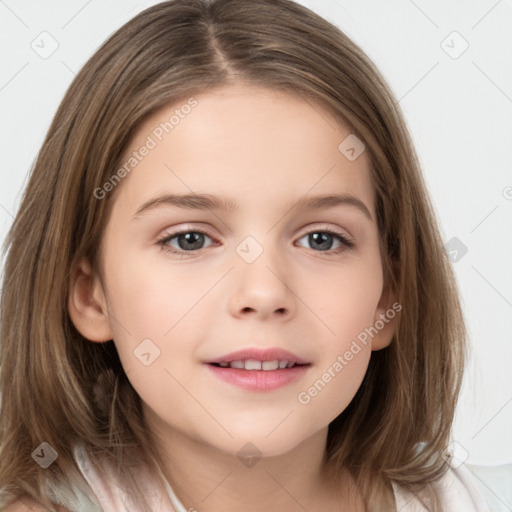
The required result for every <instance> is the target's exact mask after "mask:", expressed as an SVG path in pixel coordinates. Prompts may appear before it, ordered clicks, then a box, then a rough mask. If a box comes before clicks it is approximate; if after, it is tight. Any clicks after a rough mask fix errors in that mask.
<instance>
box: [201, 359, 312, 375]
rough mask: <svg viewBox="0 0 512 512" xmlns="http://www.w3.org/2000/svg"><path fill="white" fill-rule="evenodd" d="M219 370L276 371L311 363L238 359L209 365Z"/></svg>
mask: <svg viewBox="0 0 512 512" xmlns="http://www.w3.org/2000/svg"><path fill="white" fill-rule="evenodd" d="M208 364H210V365H212V366H216V367H217V368H232V369H236V370H247V371H258V370H261V371H266V372H268V371H276V370H288V369H290V368H294V367H296V366H309V365H310V363H296V362H294V361H288V360H279V359H274V360H273V361H259V360H257V359H246V360H243V359H238V360H235V361H222V362H219V363H208Z"/></svg>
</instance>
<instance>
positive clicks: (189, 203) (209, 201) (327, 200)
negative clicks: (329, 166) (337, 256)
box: [133, 194, 373, 222]
mask: <svg viewBox="0 0 512 512" xmlns="http://www.w3.org/2000/svg"><path fill="white" fill-rule="evenodd" d="M162 206H174V207H177V208H185V209H189V210H213V211H223V212H230V213H231V212H233V211H235V210H237V209H238V207H239V204H238V202H237V201H236V200H234V199H232V198H227V197H219V196H214V195H211V194H182V195H180V194H163V195H160V196H157V197H154V198H152V199H149V200H148V201H146V202H145V203H144V204H142V206H140V207H139V208H138V209H137V211H136V212H135V214H134V215H133V219H137V218H140V217H141V216H142V215H143V214H144V213H147V212H149V211H151V210H154V209H156V208H159V207H162ZM337 206H353V207H355V208H357V209H358V210H359V211H360V212H362V213H363V214H364V215H365V216H366V217H367V218H368V219H369V220H370V221H371V222H373V217H372V215H371V213H370V210H369V209H368V208H367V207H366V205H365V204H364V203H363V201H361V200H360V199H358V198H357V197H355V196H352V195H350V194H329V195H318V196H304V197H301V198H300V199H299V200H298V201H296V202H295V203H294V204H292V205H290V207H289V210H288V211H291V210H293V209H295V210H322V209H327V208H334V207H337Z"/></svg>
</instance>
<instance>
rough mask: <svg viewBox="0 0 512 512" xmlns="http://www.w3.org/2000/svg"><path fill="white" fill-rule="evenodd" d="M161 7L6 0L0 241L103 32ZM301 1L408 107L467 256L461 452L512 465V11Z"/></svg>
mask: <svg viewBox="0 0 512 512" xmlns="http://www.w3.org/2000/svg"><path fill="white" fill-rule="evenodd" d="M155 3H158V2H153V1H145V2H142V1H140V2H137V1H135V0H131V1H130V0H128V1H127V0H123V1H121V0H115V1H109V2H100V1H99V0H89V1H87V0H71V1H66V2H64V1H61V2H58V1H45V2H38V1H35V0H22V1H15V0H5V1H3V0H0V41H1V45H2V50H3V51H2V53H1V54H0V116H1V119H2V123H1V125H0V240H1V241H3V240H4V238H5V235H6V233H7V230H8V228H9V226H10V224H11V222H12V220H13V215H14V213H15V212H16V210H17V207H18V205H19V199H20V194H21V191H22V190H23V188H24V186H25V184H26V179H27V174H28V171H29V169H30V167H31V165H32V163H33V161H34V158H35V156H36V154H37V151H38V150H39V147H40V145H41V143H42V140H43V137H44V135H45V133H46V130H47V129H48V127H49V124H50V121H51V119H52V117H53V115H54V113H55V110H56V109H57V106H58V104H59V103H60V101H61V99H62V97H63V95H64V93H65V91H66V89H67V87H68V85H69V84H70V82H71V80H72V79H73V77H74V75H75V73H76V72H77V71H78V70H79V69H80V67H81V66H82V65H83V64H84V63H85V61H86V59H87V58H88V57H89V56H90V55H91V54H92V53H93V52H94V51H95V49H96V48H97V47H98V46H99V45H100V44H101V43H102V42H103V41H104V40H105V39H106V37H107V36H108V35H110V34H111V33H112V32H113V31H114V30H115V29H117V28H118V27H120V26H121V25H122V24H123V23H125V22H126V21H128V20H129V19H130V18H132V17H133V16H134V15H135V14H137V13H138V12H139V11H141V10H142V9H144V8H146V7H148V6H150V5H153V4H155ZM300 3H302V4H303V5H306V6H307V7H309V8H311V9H313V10H314V11H316V12H317V13H318V14H320V15H322V16H323V17H325V18H327V19H328V20H330V21H331V22H333V23H335V24H336V25H338V26H339V27H340V28H341V29H342V30H344V31H345V32H346V33H347V34H348V35H349V36H351V37H352V38H353V39H354V40H355V42H356V43H358V44H359V45H360V46H361V47H362V48H363V49H364V50H365V51H366V52H367V53H368V54H369V56H370V57H371V58H372V59H373V60H374V62H375V63H376V64H377V66H378V67H379V68H380V69H381V71H382V72H383V74H384V76H385V77H386V78H387V80H388V81H389V83H390V85H391V87H392V89H393V90H394V92H395V94H396V97H397V99H399V100H400V102H399V103H400V106H401V108H402V109H403V110H404V112H405V115H406V119H407V122H408V124H409V127H410V130H411V132H412V136H413V139H414V142H415V144H416V148H417V151H418V153H419V156H420V160H421V162H422V165H423V170H424V174H425V179H426V182H427V186H428V188H429V190H430V193H431V196H432V199H433V203H434V206H435V208H436V211H437V215H438V216H439V219H440V222H441V227H442V234H443V239H444V241H445V243H447V242H448V241H449V240H451V239H452V238H453V237H456V238H457V239H458V240H459V242H457V241H456V242H453V241H452V242H450V244H454V243H458V244H459V246H460V244H464V246H466V247H467V253H466V254H464V255H463V256H462V257H461V255H462V252H460V251H459V249H456V250H457V251H458V253H457V256H456V257H457V260H458V261H454V262H453V266H454V268H455V271H456V274H457V278H458V282H459V286H460V289H461V293H462V299H463V303H464V309H465V314H466V319H467V322H468V328H469V331H470V340H471V344H472V347H473V350H472V352H473V355H472V359H471V363H470V366H469V368H468V372H467V374H466V380H465V386H464V390H463V394H462V397H461V400H460V404H459V409H458V414H457V420H456V425H455V429H454V435H453V437H454V441H455V442H456V444H454V447H455V451H456V453H457V454H459V455H460V456H461V457H464V458H465V457H468V459H467V461H468V462H470V463H472V464H479V465H498V464H505V463H511V462H512V436H510V430H511V426H512V421H511V420H512V365H511V363H512V340H511V334H510V333H511V331H512V271H511V263H512V230H511V225H512V222H511V220H512V217H511V214H512V173H511V168H512V165H511V163H512V162H511V161H512V154H511V147H512V138H511V135H512V66H511V63H512V58H511V57H512V30H511V28H512V24H511V21H512V2H511V0H500V1H496V0H482V1H478V2H477V1H471V2H469V1H462V0H457V1H451V2H446V1H441V0H435V1H428V2H427V1H426V0H415V1H412V0H392V1H387V2H378V1H365V2H361V1H359V2H358V1H356V0H339V1H334V0H323V1H312V0H302V1H300ZM454 31H456V32H457V33H458V34H459V35H457V34H453V32H454ZM43 32H47V33H48V34H49V35H48V34H42V35H41V33H43ZM55 41H56V42H55ZM56 44H58V47H57V48H56V50H55V51H54V52H53V53H52V54H51V55H49V56H47V55H44V52H50V50H52V45H56ZM466 44H468V45H469V46H468V48H467V50H466V51H464V53H461V52H462V50H463V49H464V47H465V46H466ZM38 52H39V53H38ZM40 54H43V55H42V56H43V57H47V58H42V57H41V56H40ZM459 54H460V55H459ZM453 248H455V245H450V250H453ZM454 256H455V254H454ZM2 268H3V267H2Z"/></svg>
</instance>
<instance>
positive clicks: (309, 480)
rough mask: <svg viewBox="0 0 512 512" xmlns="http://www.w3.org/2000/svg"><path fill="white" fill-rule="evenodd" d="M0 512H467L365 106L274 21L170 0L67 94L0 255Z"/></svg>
mask: <svg viewBox="0 0 512 512" xmlns="http://www.w3.org/2000/svg"><path fill="white" fill-rule="evenodd" d="M6 247H7V250H8V255H7V259H6V264H5V279H4V282H3V288H2V311H1V315H2V316H1V347H2V351H1V376H0V377H1V380H0V385H1V389H2V403H1V407H2V411H1V420H0V423H1V428H0V436H1V437H0V450H1V452H0V487H1V497H2V500H3V502H4V505H5V506H7V509H6V510H7V511H9V512H12V511H20V510H27V508H25V507H26V506H28V505H30V506H35V507H37V508H32V509H31V510H53V511H55V510H59V511H62V510H69V511H80V512H82V511H98V510H104V511H123V510H130V511H134V510H145V511H157V510H160V511H163V510H171V511H172V510H177V511H184V510H188V511H194V510H197V511H199V512H202V511H205V512H206V511H208V512H217V511H221V510H222V511H224V512H225V511H230V510H247V511H260V510H326V511H331V510H332V511H334V510H337V511H339V510H347V511H348V510H350V511H362V510H368V511H379V512H381V511H397V510H400V511H412V510H428V511H451V510H465V511H468V512H469V511H481V510H487V508H486V506H485V504H484V503H483V502H482V500H481V498H480V497H479V495H478V492H477V490H476V488H475V487H474V484H473V483H472V482H471V481H470V479H469V477H468V475H467V473H468V471H467V470H465V469H464V467H463V466H462V467H461V468H457V469H455V465H453V464H452V465H453V466H454V468H451V466H450V458H449V456H448V455H447V446H448V442H449V435H450V429H451V424H452V419H453V414H454V408H455V404H456V399H457V395H458V392H459V387H460V382H461V376H462V369H463V359H464V351H465V345H464V344H465V327H464V323H463V317H462V313H461V308H460V305H459V300H458V297H457V290H456V286H455V281H454V277H453V274H452V271H451V268H450V265H449V263H448V261H447V257H446V255H445V252H444V250H443V244H442V241H441V238H440V235H439V231H438V228H437V224H436V220H435V215H434V213H433V210H432V207H431V205H430V202H429V199H428V195H427V192H426V190H425V185H424V182H423V180H422V177H421V174H420V170H419V167H418V163H417V160H416V157H415V155H414V151H413V148H412V146H411V142H410V139H409V136H408V134H407V130H406V127H405V125H404V122H403V120H402V117H401V115H400V113H399V111H398V109H397V106H396V102H395V101H394V99H393V97H392V94H391V93H390V90H389V88H388V87H387V85H386V84H385V82H384V80H383V79H382V77H381V76H380V74H379V73H378V71H377V70H376V69H375V67H374V66H373V64H372V63H371V62H370V61H369V59H368V58H367V57H366V56H365V55H364V54H363V52H362V51H361V50H360V49H359V48H358V47H356V46H355V45H354V43H352V42H351V41H350V40H349V39H348V38H347V37H346V36H345V35H344V34H343V33H342V32H341V31H340V30H339V29H337V28H336V27H334V26H333V25H331V24H329V23H328V22H327V21H325V20H323V19H322V18H320V17H319V16H317V15H315V14H314V13H313V12H311V11H309V10H308V9H306V8H304V7H302V6H300V5H297V4H295V3H293V2H291V1H289V0H278V1H270V0H257V1H255V0H237V1H234V0H213V1H208V0H173V1H169V2H164V3H161V4H159V5H156V6H154V7H151V8H149V9H147V10H145V11H144V12H142V13H140V14H139V15H138V16H136V17H135V18H134V19H133V20H131V21H130V22H129V23H127V24H126V25H125V26H123V27H122V28H121V29H119V30H118V31H117V32H116V33H115V34H113V35H112V36H111V37H110V38H109V39H108V40H107V41H106V43H104V45H103V46H102V47H101V48H100V49H99V50H98V51H97V52H96V54H95V55H94V56H93V57H92V58H91V59H90V60H89V61H88V62H87V63H86V65H85V66H84V67H83V69H82V70H81V72H80V73H79V74H78V75H77V77H76V79H75V80H74V81H73V83H72V84H71V86H70V88H69V90H68V92H67V94H66V96H65V98H64V100H63V102H62V104H61V106H60V108H59V110H58V112H57V114H56V116H55V118H54V120H53V123H52V125H51V127H50V129H49V132H48V135H47V137H46V140H45V141H44V144H43V147H42V149H41V151H40V154H39V156H38V159H37V161H36V164H35V167H34V169H33V171H32V174H31V177H30V181H29V183H28V186H27V188H26V191H25V195H24V198H23V202H22V204H21V207H20V210H19V213H18V215H17V217H16V219H15V221H14V224H13V226H12V228H11V230H10V233H9V236H8V239H7V246H6Z"/></svg>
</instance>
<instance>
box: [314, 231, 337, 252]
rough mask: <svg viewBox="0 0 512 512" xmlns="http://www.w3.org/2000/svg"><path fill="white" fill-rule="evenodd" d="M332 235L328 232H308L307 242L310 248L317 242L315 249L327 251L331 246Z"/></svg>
mask: <svg viewBox="0 0 512 512" xmlns="http://www.w3.org/2000/svg"><path fill="white" fill-rule="evenodd" d="M332 242H333V236H332V235H330V234H329V233H310V235H309V243H310V245H311V247H312V248H315V247H314V245H315V244H317V245H318V247H317V249H319V250H321V251H328V250H329V249H330V248H331V247H332Z"/></svg>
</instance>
